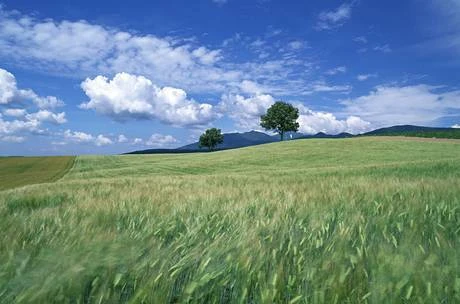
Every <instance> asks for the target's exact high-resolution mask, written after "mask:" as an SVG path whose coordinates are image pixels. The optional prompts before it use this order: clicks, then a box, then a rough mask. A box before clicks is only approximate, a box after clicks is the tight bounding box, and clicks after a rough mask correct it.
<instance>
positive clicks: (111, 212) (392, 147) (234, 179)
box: [0, 137, 460, 303]
mask: <svg viewBox="0 0 460 304" xmlns="http://www.w3.org/2000/svg"><path fill="white" fill-rule="evenodd" d="M0 164H1V163H0ZM11 178H12V179H14V174H12V175H11ZM2 183H3V180H2ZM0 187H4V185H3V184H2V185H1V186H0ZM0 231H1V234H0V302H1V303H406V302H407V303H456V302H460V255H459V252H460V142H459V141H429V140H424V141H421V140H410V139H403V138H386V137H379V138H372V137H369V138H355V139H335V140H327V139H318V140H297V141H290V142H283V143H274V144H266V145H261V146H254V147H249V148H243V149H237V150H228V151H221V152H214V153H201V154H180V155H178V154H175V155H125V156H84V157H83V156H82V157H77V159H76V160H75V164H74V165H73V167H72V169H71V170H70V172H69V173H68V174H67V175H65V176H64V177H63V178H61V179H59V180H58V181H57V182H54V183H44V184H37V185H29V186H24V187H20V188H15V189H11V190H4V191H1V192H0Z"/></svg>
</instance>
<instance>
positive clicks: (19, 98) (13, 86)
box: [0, 68, 64, 109]
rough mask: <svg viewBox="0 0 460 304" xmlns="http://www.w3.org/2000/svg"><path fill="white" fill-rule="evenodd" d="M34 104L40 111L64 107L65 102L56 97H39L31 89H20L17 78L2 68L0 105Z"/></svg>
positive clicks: (0, 74)
mask: <svg viewBox="0 0 460 304" xmlns="http://www.w3.org/2000/svg"><path fill="white" fill-rule="evenodd" d="M27 101H31V102H33V103H34V104H35V105H36V106H37V107H38V108H40V109H52V108H56V107H60V106H63V105H64V102H63V101H62V100H60V99H59V98H57V97H55V96H38V95H37V94H36V93H35V92H34V91H32V90H31V89H18V87H17V82H16V77H14V75H13V74H11V73H10V72H8V71H7V70H4V69H2V68H0V104H3V105H6V104H15V105H18V104H22V103H25V102H27Z"/></svg>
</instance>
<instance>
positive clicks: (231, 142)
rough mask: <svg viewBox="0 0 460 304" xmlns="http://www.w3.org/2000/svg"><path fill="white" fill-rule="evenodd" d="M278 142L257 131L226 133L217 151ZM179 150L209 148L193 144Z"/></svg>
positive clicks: (276, 139)
mask: <svg viewBox="0 0 460 304" xmlns="http://www.w3.org/2000/svg"><path fill="white" fill-rule="evenodd" d="M278 140H279V139H278V138H274V137H273V136H270V135H268V134H265V133H262V132H257V131H250V132H245V133H226V134H224V142H223V143H222V144H220V145H218V146H217V149H219V150H222V149H234V148H241V147H248V146H253V145H260V144H266V143H269V142H275V141H278ZM177 150H207V148H202V149H200V147H199V144H198V142H195V143H193V144H189V145H186V146H183V147H180V148H177Z"/></svg>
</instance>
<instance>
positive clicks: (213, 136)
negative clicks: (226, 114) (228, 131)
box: [199, 128, 224, 151]
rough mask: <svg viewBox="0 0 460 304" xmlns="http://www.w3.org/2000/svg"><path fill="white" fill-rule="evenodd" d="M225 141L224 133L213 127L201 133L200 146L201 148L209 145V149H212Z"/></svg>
mask: <svg viewBox="0 0 460 304" xmlns="http://www.w3.org/2000/svg"><path fill="white" fill-rule="evenodd" d="M223 142H224V135H222V133H221V131H220V129H216V128H212V129H207V130H206V132H204V133H203V134H201V136H200V143H199V146H200V148H201V147H208V149H209V151H212V150H214V148H215V147H216V146H217V145H218V144H221V143H223Z"/></svg>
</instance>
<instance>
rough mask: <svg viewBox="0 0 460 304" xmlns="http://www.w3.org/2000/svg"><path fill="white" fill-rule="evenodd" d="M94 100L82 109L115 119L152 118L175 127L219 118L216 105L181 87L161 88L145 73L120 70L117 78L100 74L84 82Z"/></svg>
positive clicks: (82, 105)
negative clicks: (196, 98)
mask: <svg viewBox="0 0 460 304" xmlns="http://www.w3.org/2000/svg"><path fill="white" fill-rule="evenodd" d="M81 87H82V89H83V90H84V91H85V93H86V95H87V96H88V97H89V98H90V100H89V101H88V102H86V103H82V104H81V105H80V107H81V108H82V109H87V110H94V111H96V112H98V113H100V114H104V115H107V116H109V117H111V118H113V119H115V120H120V121H125V120H129V119H151V120H158V121H161V122H163V123H165V124H169V125H174V126H199V125H206V124H208V123H209V122H211V121H213V120H214V119H216V118H217V114H216V112H215V111H214V108H213V106H212V105H210V104H207V103H198V102H196V101H194V100H193V99H190V98H188V97H187V93H186V92H185V91H184V90H182V89H178V88H173V87H163V88H161V87H159V86H157V85H155V84H153V83H152V81H151V80H149V79H147V78H146V77H143V76H137V75H131V74H128V73H118V74H116V75H115V76H114V77H113V79H108V78H107V77H104V76H97V77H95V78H94V79H89V78H88V79H86V80H85V81H84V82H83V83H82V84H81Z"/></svg>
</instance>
